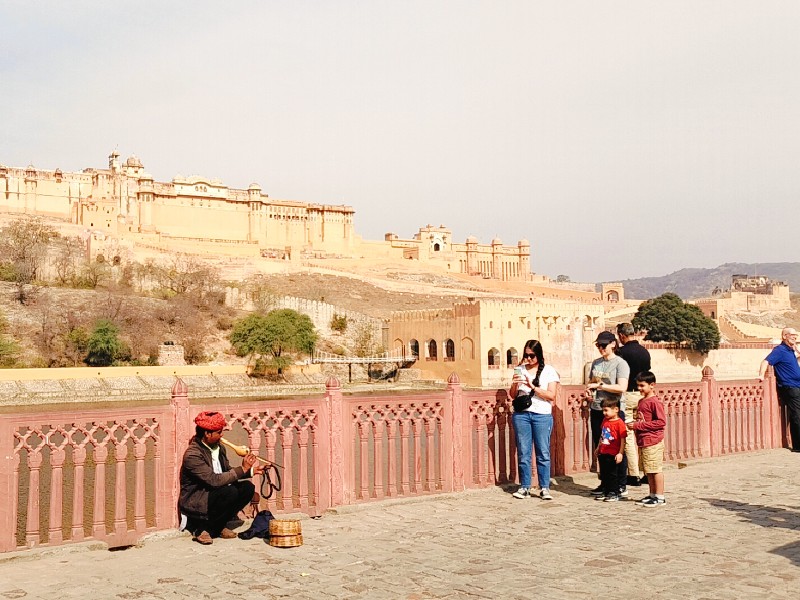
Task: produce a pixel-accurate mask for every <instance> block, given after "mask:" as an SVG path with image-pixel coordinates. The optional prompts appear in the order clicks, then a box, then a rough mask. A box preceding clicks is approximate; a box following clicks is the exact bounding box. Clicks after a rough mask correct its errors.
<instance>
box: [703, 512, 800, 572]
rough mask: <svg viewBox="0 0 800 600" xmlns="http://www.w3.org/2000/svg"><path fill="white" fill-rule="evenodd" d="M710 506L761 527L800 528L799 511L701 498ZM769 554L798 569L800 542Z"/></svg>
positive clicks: (784, 546)
mask: <svg viewBox="0 0 800 600" xmlns="http://www.w3.org/2000/svg"><path fill="white" fill-rule="evenodd" d="M701 500H704V501H706V502H708V503H709V504H710V505H711V506H714V507H716V508H722V509H725V510H728V511H731V512H735V513H736V514H738V515H739V516H740V517H742V520H743V521H749V522H750V523H754V524H755V525H759V526H761V527H778V528H781V529H792V530H797V529H798V528H800V511H796V510H787V509H785V508H779V507H776V506H766V505H763V504H748V503H746V502H737V501H736V500H721V499H719V498H701ZM770 553H772V554H777V555H779V556H783V557H784V558H788V559H789V560H790V561H792V563H794V565H795V566H797V567H800V542H790V543H789V544H785V545H783V546H778V547H777V548H773V549H772V550H770Z"/></svg>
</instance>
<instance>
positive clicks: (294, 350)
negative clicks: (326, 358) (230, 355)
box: [230, 308, 317, 374]
mask: <svg viewBox="0 0 800 600" xmlns="http://www.w3.org/2000/svg"><path fill="white" fill-rule="evenodd" d="M230 340H231V344H232V345H233V348H234V350H235V351H236V353H237V354H238V355H239V356H247V357H248V361H249V363H252V361H253V360H259V359H264V358H266V359H267V360H268V364H269V366H271V367H272V368H274V369H276V370H277V371H278V373H279V374H280V373H282V372H283V370H284V369H285V368H286V367H287V366H289V365H290V364H291V361H292V357H293V356H294V355H297V354H310V353H311V352H313V350H314V345H315V344H316V343H317V332H316V330H315V329H314V324H313V323H312V322H311V319H310V318H309V317H308V315H303V314H300V313H298V312H297V311H295V310H292V309H290V308H284V309H280V310H273V311H270V312H269V313H267V314H266V315H264V314H260V313H252V314H251V315H248V316H247V317H245V318H244V319H240V320H239V321H236V322H235V323H234V325H233V330H232V331H231V335H230Z"/></svg>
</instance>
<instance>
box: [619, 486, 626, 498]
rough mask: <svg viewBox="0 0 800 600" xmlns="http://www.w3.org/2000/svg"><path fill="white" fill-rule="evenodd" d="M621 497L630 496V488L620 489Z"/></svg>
mask: <svg viewBox="0 0 800 600" xmlns="http://www.w3.org/2000/svg"><path fill="white" fill-rule="evenodd" d="M619 497H620V498H627V497H628V488H627V487H624V488H622V489H621V490H620V491H619Z"/></svg>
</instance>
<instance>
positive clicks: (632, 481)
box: [627, 475, 642, 487]
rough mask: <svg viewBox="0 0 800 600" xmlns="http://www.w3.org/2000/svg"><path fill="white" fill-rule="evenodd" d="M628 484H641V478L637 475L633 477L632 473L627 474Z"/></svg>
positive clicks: (635, 485)
mask: <svg viewBox="0 0 800 600" xmlns="http://www.w3.org/2000/svg"><path fill="white" fill-rule="evenodd" d="M627 483H628V485H629V486H632V487H639V486H640V485H642V480H641V479H639V478H638V477H634V476H633V475H628V482H627Z"/></svg>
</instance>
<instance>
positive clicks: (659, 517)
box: [0, 450, 800, 600]
mask: <svg viewBox="0 0 800 600" xmlns="http://www.w3.org/2000/svg"><path fill="white" fill-rule="evenodd" d="M595 483H596V479H594V476H592V475H581V476H579V477H576V478H575V480H574V481H573V480H569V479H568V478H567V479H562V480H561V481H560V482H559V484H558V485H554V486H553V492H554V493H553V495H554V497H555V499H554V500H553V501H552V502H548V503H546V502H542V501H541V500H539V499H529V500H515V499H513V498H512V497H511V496H510V494H509V492H508V491H504V490H501V489H499V488H494V489H489V490H480V491H470V492H463V493H457V494H447V495H442V496H432V497H427V498H423V499H408V500H396V501H386V502H382V503H373V504H368V505H360V506H357V507H348V508H345V509H339V510H337V511H335V512H333V513H329V514H326V515H325V516H323V518H322V519H319V520H313V519H304V520H303V522H302V525H303V533H304V539H305V545H304V546H302V547H300V548H291V549H289V548H287V549H282V548H272V547H270V546H268V545H266V544H265V543H264V542H263V541H261V540H258V539H255V540H250V541H242V540H216V541H215V542H214V544H213V545H212V546H200V545H199V544H197V543H194V542H192V541H191V540H190V538H188V537H186V536H184V535H174V534H170V535H164V534H160V535H156V536H151V538H150V539H148V540H147V541H146V542H145V543H144V544H143V545H142V546H141V547H137V548H130V549H127V550H121V551H115V552H109V551H107V550H104V549H94V550H92V549H90V548H87V547H91V544H86V545H84V546H80V547H75V546H72V547H63V548H60V549H53V550H44V549H40V550H35V551H30V552H24V553H12V554H6V555H0V600H1V599H3V598H26V599H47V600H53V599H62V598H87V597H89V598H99V599H106V598H107V599H129V600H134V599H150V598H153V599H173V598H193V599H197V598H223V597H227V598H284V597H287V598H288V597H291V598H313V599H315V600H318V599H321V598H378V599H381V598H398V599H406V600H410V599H414V600H422V599H425V598H447V599H466V598H503V599H514V598H526V599H531V598H536V597H537V596H542V597H544V598H548V599H557V598H587V597H597V598H610V597H613V598H631V599H634V598H698V599H701V598H703V599H711V598H726V599H728V598H737V599H738V598H793V599H796V598H798V596H800V454H793V453H790V452H788V451H787V450H773V451H768V452H760V453H755V454H749V455H740V456H735V457H730V458H722V459H714V460H710V461H701V462H695V463H689V464H688V466H687V467H686V468H682V469H674V468H673V469H670V470H667V471H666V489H667V504H666V506H663V507H658V508H645V507H641V506H637V505H635V504H634V502H633V501H632V500H633V499H635V498H638V497H640V496H642V495H644V494H645V492H644V490H645V489H646V488H630V490H631V501H627V502H621V503H617V504H611V503H605V502H595V501H593V500H592V499H591V498H590V497H589V496H587V491H588V490H589V489H590V488H591V487H594V485H595ZM640 490H641V491H640ZM95 546H97V545H95Z"/></svg>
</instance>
